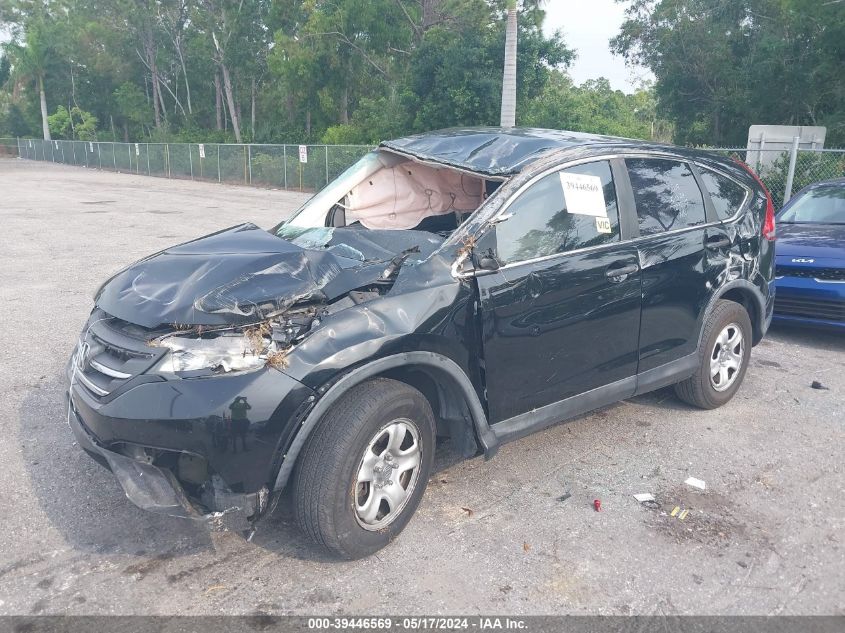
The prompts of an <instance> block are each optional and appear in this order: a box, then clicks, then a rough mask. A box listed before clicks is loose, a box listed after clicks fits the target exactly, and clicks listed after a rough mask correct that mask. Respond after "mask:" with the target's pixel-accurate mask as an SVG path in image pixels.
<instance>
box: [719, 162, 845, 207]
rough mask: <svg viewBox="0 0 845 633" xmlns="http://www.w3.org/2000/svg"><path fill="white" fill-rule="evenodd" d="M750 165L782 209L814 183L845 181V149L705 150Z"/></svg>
mask: <svg viewBox="0 0 845 633" xmlns="http://www.w3.org/2000/svg"><path fill="white" fill-rule="evenodd" d="M703 149H706V150H707V151H711V152H715V153H718V154H722V155H724V156H729V157H731V158H736V159H739V160H741V161H743V162H745V163H747V164H748V166H749V167H751V169H753V170H754V172H755V173H757V175H759V176H760V180H762V181H763V183H764V184H765V185H766V187H767V188H768V190H769V191H770V192H771V194H772V198H773V200H774V203H775V208H777V209H780V208H781V207H783V205H784V204H786V203H787V202H788V201H789V199H790V198H791V197H792V196H793V195H794V194H796V193H798V191H800V190H801V189H803V188H804V187H806V186H807V185H810V184H812V183H814V182H820V181H822V180H830V179H833V178H843V177H845V149H798V150H797V151H794V152H793V151H789V150H787V151H784V150H780V149H778V150H769V149H763V150H752V151H749V150H747V149H746V148H744V147H741V148H736V147H734V148H730V147H727V148H725V147H720V148H703Z"/></svg>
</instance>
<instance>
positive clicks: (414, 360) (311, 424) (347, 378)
mask: <svg viewBox="0 0 845 633" xmlns="http://www.w3.org/2000/svg"><path fill="white" fill-rule="evenodd" d="M420 365H422V366H426V367H429V368H433V369H436V370H438V371H441V372H445V374H447V375H448V376H449V377H450V378H452V379H453V380H454V381H455V386H457V388H458V389H459V391H460V392H461V393H462V395H463V397H464V400H465V402H466V404H467V408H468V409H469V413H470V416H471V417H472V423H473V426H474V427H475V431H476V433H477V435H478V440H479V442H480V443H481V446H482V449H483V450H484V453H485V455H487V456H488V458H489V457H491V456H492V455H493V454H494V453H495V451H496V448H497V446H498V440H497V439H496V436H495V434H494V433H493V431H491V430H490V426H489V424H488V423H487V415H486V414H485V413H484V407H482V406H481V401H480V400H479V399H478V395H477V394H476V393H475V389H474V387H473V386H472V383H471V382H470V380H469V377H467V375H466V374H465V373H464V371H463V370H462V369H461V368H460V367H459V366H458V364H457V363H456V362H455V361H453V360H451V359H450V358H447V357H446V356H443V355H441V354H435V353H434V352H426V351H414V352H403V353H401V354H395V355H393V356H385V357H383V358H378V359H376V360H373V361H370V362H368V363H366V364H364V365H361V366H359V367H356V368H355V369H352V370H351V371H348V372H346V373H345V374H343V375H342V376H341V378H340V379H339V380H337V381H336V382H335V383H334V384H332V386H331V387H330V388H329V389H328V391H326V393H325V394H324V395H323V396H322V397H321V398H320V399H319V400H318V401H317V403H316V404H315V405H314V407H313V408H312V409H311V411H310V412H309V413H308V415H307V416H306V417H305V419H304V420H303V421H302V425H301V428H300V429H299V432H298V433H297V434H296V436H295V437H294V438H293V442H291V445H290V447H289V448H288V450H287V453H286V454H285V456H284V460H283V461H282V465H281V467H280V468H279V473H278V475H277V476H276V481H275V484H274V485H273V490H274V491H278V490H281V489H282V488H284V486H285V485H286V484H287V482H288V480H289V479H290V476H291V474H292V473H293V468H294V465H295V464H296V459H297V457H299V453H300V451H301V450H302V447H303V446H305V442H306V441H307V440H308V438H309V437H310V435H311V432H312V431H313V430H314V428H315V427H316V426H317V423H318V422H319V421H320V420H321V419H322V417H323V415H325V413H326V412H327V411H328V410H329V408H330V407H331V406H332V405H333V404H334V403H335V402H337V401H338V400H339V399H340V398H341V397H342V396H343V395H344V394H345V393H346V392H347V391H349V390H350V389H351V388H353V387H355V386H356V385H359V384H361V383H362V382H364V381H365V380H367V379H369V378H372V377H373V376H376V375H378V374H381V373H383V372H385V371H389V370H391V369H396V368H398V367H409V366H420Z"/></svg>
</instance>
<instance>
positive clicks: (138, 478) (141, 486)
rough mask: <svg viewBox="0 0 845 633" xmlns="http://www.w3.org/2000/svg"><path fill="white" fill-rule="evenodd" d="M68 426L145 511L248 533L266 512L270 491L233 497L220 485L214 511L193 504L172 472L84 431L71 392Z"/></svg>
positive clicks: (85, 429) (215, 491)
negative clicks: (114, 448) (115, 448)
mask: <svg viewBox="0 0 845 633" xmlns="http://www.w3.org/2000/svg"><path fill="white" fill-rule="evenodd" d="M66 399H67V423H68V425H69V426H70V428H71V430H72V431H73V434H74V435H75V436H76V440H77V442H78V443H79V446H80V447H81V448H82V449H83V450H84V451H85V452H86V453H88V454H89V455H90V456H91V457H92V458H94V459H95V460H96V461H97V462H99V463H100V464H102V465H103V466H105V467H106V468H108V469H109V470H110V471H111V472H112V473H113V474H114V476H115V478H116V479H117V481H118V483H119V484H120V486H121V487H122V488H123V491H124V493H126V497H127V498H128V499H129V500H130V501H131V502H132V503H134V504H135V505H136V506H138V507H139V508H141V509H142V510H146V511H148V512H155V513H157V514H166V515H168V516H173V517H178V518H184V519H195V520H198V521H204V522H207V523H208V524H209V525H210V527H212V528H216V529H226V530H233V531H241V532H243V531H249V530H251V529H252V528H253V525H254V522H255V521H256V520H257V519H258V518H260V517H261V516H262V515H263V514H264V513H265V512H266V510H267V507H268V504H269V500H270V493H269V490H268V489H267V487H266V486H265V487H264V488H262V489H260V490H259V491H258V492H254V493H249V494H244V493H233V492H231V491H230V490H227V489H225V487H224V486H223V485H221V484H218V485H217V486H215V488H214V491H213V495H212V498H213V502H212V503H211V504H210V505H212V506H213V507H212V508H206V507H204V506H202V505H199V504H198V503H196V502H195V501H193V500H192V499H191V498H190V497H189V496H188V494H187V493H186V492H185V489H184V488H183V486H182V484H181V483H180V482H179V480H178V479H176V476H175V475H174V474H173V472H172V471H170V470H168V469H166V468H160V467H158V466H156V465H154V464H151V463H148V462H145V461H140V460H138V459H136V458H134V457H130V456H128V455H124V454H121V453H118V452H117V451H113V450H109V449H107V448H105V447H104V446H101V445H100V444H99V442H97V440H96V439H95V438H94V437H93V436H92V435H91V433H90V432H89V431H88V429H87V428H86V427H85V424H84V422H83V421H82V420H81V418H80V417H79V413H78V411H77V410H76V408H75V407H74V404H73V399H72V397H71V392H70V391H69V392H68V393H67V394H66Z"/></svg>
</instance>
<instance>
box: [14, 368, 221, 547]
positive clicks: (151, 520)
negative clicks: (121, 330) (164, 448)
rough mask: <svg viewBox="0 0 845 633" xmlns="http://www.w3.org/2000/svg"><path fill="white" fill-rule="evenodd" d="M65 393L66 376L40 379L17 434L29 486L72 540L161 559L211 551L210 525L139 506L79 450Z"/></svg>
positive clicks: (20, 417) (24, 405)
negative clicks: (156, 512)
mask: <svg viewBox="0 0 845 633" xmlns="http://www.w3.org/2000/svg"><path fill="white" fill-rule="evenodd" d="M64 389H65V387H64V379H63V377H59V376H52V377H43V378H42V380H40V381H38V384H36V385H34V386H33V388H32V389H31V390H30V391H28V392H27V394H26V395H25V396H24V399H23V401H22V403H21V406H20V409H19V411H18V420H17V433H18V445H19V446H20V448H21V454H22V458H23V463H24V468H25V470H26V474H27V476H28V477H29V480H30V486H29V488H30V490H31V491H32V494H33V495H34V497H35V499H36V500H37V503H38V506H39V508H40V509H41V510H42V511H43V512H44V514H45V515H46V516H47V519H48V520H49V522H50V523H51V524H52V525H53V527H54V528H55V529H56V530H57V531H58V532H59V533H61V535H62V536H63V537H64V538H65V540H66V541H67V542H68V543H69V544H71V545H72V546H73V547H74V549H78V550H83V551H87V552H92V553H98V554H134V555H139V556H148V557H150V558H153V559H157V560H162V561H164V560H167V559H170V558H175V557H177V556H187V555H190V554H194V553H196V552H199V551H202V550H207V549H210V548H212V543H211V540H210V537H209V533H208V530H207V529H206V528H205V526H203V525H201V524H197V523H195V522H193V521H186V520H184V519H177V518H175V517H168V516H164V515H158V514H152V513H149V512H144V511H143V510H141V509H139V508H136V507H135V506H134V505H132V503H131V502H130V501H129V500H128V499H127V498H126V497H125V495H124V493H123V490H122V489H121V488H120V486H119V485H118V483H117V481H116V480H115V478H114V476H113V475H112V474H111V473H110V472H109V471H108V470H106V469H105V468H103V467H102V466H100V465H99V464H98V463H97V462H95V461H94V460H93V459H91V458H90V457H89V456H88V455H87V454H86V453H84V452H83V451H82V450H81V449H80V448H79V446H78V445H77V443H76V441H75V438H74V435H73V432H72V431H71V430H70V427H69V426H68V425H67V423H66V420H67V411H66V409H65V400H64Z"/></svg>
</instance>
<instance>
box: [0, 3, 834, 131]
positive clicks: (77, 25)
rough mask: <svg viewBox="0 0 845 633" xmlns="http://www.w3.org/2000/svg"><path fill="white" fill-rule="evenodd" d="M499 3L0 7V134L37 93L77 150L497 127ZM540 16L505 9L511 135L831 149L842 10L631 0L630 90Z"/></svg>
mask: <svg viewBox="0 0 845 633" xmlns="http://www.w3.org/2000/svg"><path fill="white" fill-rule="evenodd" d="M509 4H511V3H510V2H509V1H508V0H0V27H2V28H4V29H5V30H7V31H8V32H10V33H11V35H12V41H11V42H10V43H8V44H7V45H6V46H4V47H3V52H2V55H0V135H3V134H15V135H18V134H23V135H38V136H40V135H41V133H42V108H41V103H40V101H41V99H40V95H41V93H42V92H43V94H44V102H45V108H44V115H43V119H45V120H46V119H47V118H48V115H49V113H53V114H52V116H53V117H56V116H58V115H59V114H60V113H61V112H62V110H60V109H59V108H60V107H61V108H63V109H64V110H63V111H64V112H66V113H67V121H68V125H67V129H66V128H65V127H62V126H61V125H59V127H58V128H56V130H57V132H56V133H57V134H58V135H61V136H64V135H70V136H72V137H76V138H79V134H80V133H81V132H80V131H79V127H78V126H77V125H76V123H77V121H76V119H74V118H73V115H72V113H73V112H74V109H76V111H77V112H78V113H80V117H81V113H83V112H84V113H87V114H89V115H90V118H89V119H88V120H89V121H93V120H95V119H96V121H97V122H98V123H97V129H96V130H90V129H88V131H86V132H85V133H86V134H89V135H96V137H97V138H99V139H100V140H133V141H134V140H144V139H153V140H158V141H163V140H185V141H188V140H190V141H197V142H202V141H205V142H217V141H219V142H225V141H235V140H237V139H242V140H244V141H255V142H286V143H296V142H327V143H374V142H376V141H379V140H381V139H384V138H389V137H395V136H399V135H402V134H407V133H412V132H419V131H423V130H428V129H436V128H443V127H450V126H468V125H497V124H498V122H499V120H500V110H501V103H502V68H503V65H504V56H505V30H506V29H505V27H506V12H507V8H508V6H509ZM544 4H546V5H547V4H548V3H543V2H539V1H538V0H521V1H520V2H518V3H517V8H518V10H519V12H518V16H519V19H518V41H519V48H518V65H517V99H518V100H517V124H518V125H534V126H544V127H553V128H560V129H573V130H583V131H590V132H600V133H607V134H615V135H621V136H629V137H640V138H654V139H659V140H671V139H672V136H673V134H674V137H675V139H674V140H676V141H680V142H683V143H696V144H741V143H743V142H744V140H745V135H746V132H747V128H748V126H749V125H750V124H752V123H783V124H789V123H795V124H820V125H827V126H828V128H829V138H831V139H832V140H837V139H838V140H840V142H842V141H843V140H845V108H843V107H842V105H841V104H842V103H845V72H842V71H843V68H845V57H843V55H845V46H842V42H843V41H845V4H843V3H841V2H821V1H817V0H629V10H628V19H627V20H626V22H625V24H624V25H623V27H622V30H621V32H620V34H619V36H618V37H617V38H615V39H614V41H613V43H612V47H613V49H614V50H615V51H617V52H618V53H620V54H622V55H624V56H625V57H626V58H627V59H629V60H630V61H632V62H638V63H642V64H645V65H646V66H648V67H650V68H651V69H652V70H653V71H654V74H655V75H656V78H657V80H656V83H655V85H654V86H650V85H644V86H643V87H642V88H641V89H639V90H637V91H636V92H635V93H634V94H624V93H622V92H620V91H616V90H613V89H611V87H610V85H609V83H608V82H607V81H605V80H594V81H590V82H587V83H585V84H583V85H580V86H578V85H574V84H573V82H572V80H571V79H570V77H569V75H568V74H567V72H566V71H567V68H568V67H569V65H570V64H571V63H572V61H573V59H574V58H575V54H576V52H575V51H573V50H571V49H570V48H568V47H567V46H566V43H565V41H564V39H563V37H562V36H561V35H558V34H551V35H549V34H547V33H544V32H543V30H542V28H541V27H542V25H543V21H544V19H545V13H544V10H543V6H544ZM62 116H64V115H62ZM54 120H55V119H54ZM56 121H57V120H56ZM71 121H72V122H73V125H72V126H71V125H70V122H71ZM79 122H80V123H82V120H81V118H80V119H79ZM56 125H58V122H56ZM53 127H55V126H53ZM82 128H83V129H86V128H85V126H84V125H83V126H82ZM49 129H53V128H52V127H50V126H49V123H48V130H49ZM59 130H62V131H59Z"/></svg>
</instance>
